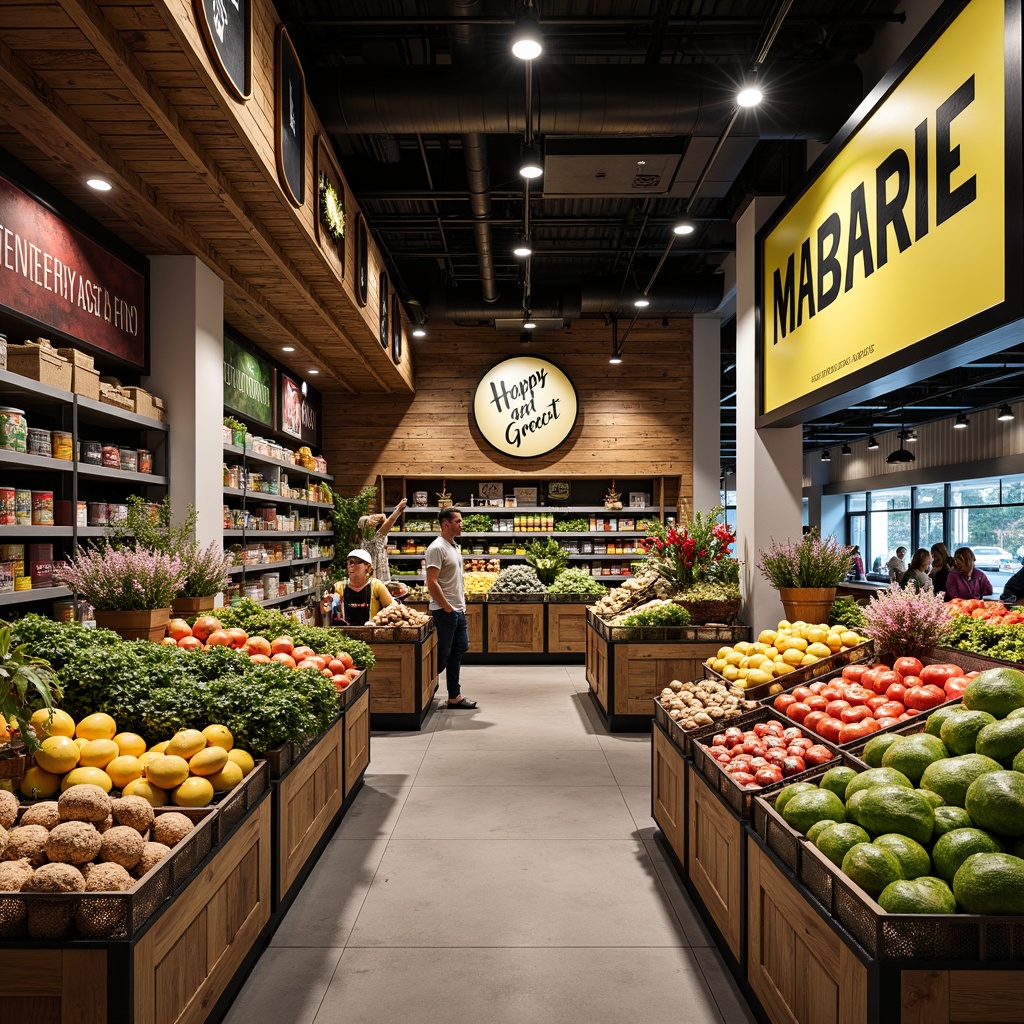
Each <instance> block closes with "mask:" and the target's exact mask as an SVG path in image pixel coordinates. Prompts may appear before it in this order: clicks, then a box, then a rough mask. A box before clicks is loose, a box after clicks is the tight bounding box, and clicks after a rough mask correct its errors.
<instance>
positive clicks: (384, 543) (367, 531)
mask: <svg viewBox="0 0 1024 1024" xmlns="http://www.w3.org/2000/svg"><path fill="white" fill-rule="evenodd" d="M406 504H407V503H406V500H405V498H403V499H402V500H401V501H400V502H399V503H398V504H397V505H396V506H395V510H394V512H392V513H391V515H389V516H387V517H386V518H385V516H384V514H383V513H382V512H378V513H377V514H376V515H372V516H361V517H360V519H359V522H358V523H356V529H357V530H358V531H359V536H360V537H362V538H363V541H364V542H365V544H366V549H367V550H368V551H369V552H370V554H371V555H373V565H374V569H375V570H376V576H377V579H378V580H380V582H381V583H390V582H391V565H390V563H389V562H388V533H389V532H390V531H391V527H392V526H394V525H395V523H397V522H398V517H399V516H400V515H401V514H402V509H404V508H405V506H406Z"/></svg>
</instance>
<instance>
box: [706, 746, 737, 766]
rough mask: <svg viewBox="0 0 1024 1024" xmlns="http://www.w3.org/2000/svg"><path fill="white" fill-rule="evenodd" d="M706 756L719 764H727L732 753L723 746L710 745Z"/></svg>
mask: <svg viewBox="0 0 1024 1024" xmlns="http://www.w3.org/2000/svg"><path fill="white" fill-rule="evenodd" d="M708 757H713V758H714V759H715V760H716V761H717V762H718V763H719V764H728V763H729V762H730V761H731V760H732V755H731V754H730V753H729V751H728V750H725V749H724V748H723V747H711V748H710V749H709V750H708Z"/></svg>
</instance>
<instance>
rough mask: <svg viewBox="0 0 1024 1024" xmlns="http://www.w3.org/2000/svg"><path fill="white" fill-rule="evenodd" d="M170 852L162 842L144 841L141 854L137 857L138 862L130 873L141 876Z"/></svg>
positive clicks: (137, 876)
mask: <svg viewBox="0 0 1024 1024" xmlns="http://www.w3.org/2000/svg"><path fill="white" fill-rule="evenodd" d="M170 852H171V848H170V847H169V846H165V845H164V844H163V843H146V845H145V846H144V847H143V849H142V856H141V857H140V858H139V863H138V864H136V865H135V867H134V868H133V869H132V874H133V875H134V876H135V877H136V878H141V877H142V876H143V875H145V874H146V873H147V872H149V871H150V870H152V869H153V868H154V867H156V865H157V864H159V863H160V861H162V860H163V859H164V857H166V856H167V854H169V853H170Z"/></svg>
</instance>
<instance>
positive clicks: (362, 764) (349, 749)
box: [342, 690, 370, 798]
mask: <svg viewBox="0 0 1024 1024" xmlns="http://www.w3.org/2000/svg"><path fill="white" fill-rule="evenodd" d="M342 721H343V723H344V728H345V744H344V747H343V751H344V763H343V764H342V797H343V798H344V797H347V796H348V795H349V793H351V792H352V790H353V788H354V787H355V785H356V783H357V782H358V781H359V779H360V778H361V777H362V774H363V772H364V771H366V766H367V765H368V764H369V763H370V691H369V690H364V691H363V692H362V693H361V694H360V695H359V697H358V698H357V699H356V701H355V703H354V704H352V705H351V706H350V707H348V708H346V709H345V717H344V719H343V720H342Z"/></svg>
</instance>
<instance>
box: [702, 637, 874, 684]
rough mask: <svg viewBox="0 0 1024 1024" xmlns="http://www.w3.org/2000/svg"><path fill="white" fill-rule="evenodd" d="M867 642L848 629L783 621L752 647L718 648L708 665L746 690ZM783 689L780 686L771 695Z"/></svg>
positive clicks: (744, 644) (741, 645)
mask: <svg viewBox="0 0 1024 1024" xmlns="http://www.w3.org/2000/svg"><path fill="white" fill-rule="evenodd" d="M866 642H867V637H863V636H860V634H858V633H855V632H853V630H851V629H847V628H846V627H845V626H829V625H828V624H826V623H824V622H822V623H808V622H799V621H798V622H789V621H788V620H786V619H783V620H782V621H781V622H780V623H779V626H778V629H762V630H761V632H760V634H759V635H758V638H757V640H756V641H755V642H753V643H751V642H749V641H746V640H742V641H740V642H739V643H737V644H734V645H733V646H732V647H722V648H719V651H718V653H717V654H716V655H715V656H713V657H711V658H708V659H707V661H706V662H705V664H706V665H707V666H708V668H710V669H713V670H714V671H715V672H717V673H718V674H719V675H721V676H724V677H725V678H726V679H727V680H728V681H729V682H730V683H733V684H734V685H736V686H739V687H741V688H746V687H748V686H760V685H762V684H764V683H773V682H774V681H775V680H776V679H778V678H779V677H781V676H784V675H786V674H787V673H789V672H793V671H795V670H796V669H798V668H802V667H803V666H804V665H813V664H814V663H815V662H817V661H821V660H822V658H829V657H831V656H832V655H833V654H838V653H839V652H840V651H844V650H846V649H847V648H850V647H857V646H859V645H860V644H863V643H866ZM782 689H783V686H782V684H781V683H779V684H777V685H776V686H775V687H773V689H772V692H773V693H777V692H779V691H781V690H782Z"/></svg>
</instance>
